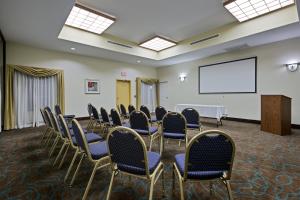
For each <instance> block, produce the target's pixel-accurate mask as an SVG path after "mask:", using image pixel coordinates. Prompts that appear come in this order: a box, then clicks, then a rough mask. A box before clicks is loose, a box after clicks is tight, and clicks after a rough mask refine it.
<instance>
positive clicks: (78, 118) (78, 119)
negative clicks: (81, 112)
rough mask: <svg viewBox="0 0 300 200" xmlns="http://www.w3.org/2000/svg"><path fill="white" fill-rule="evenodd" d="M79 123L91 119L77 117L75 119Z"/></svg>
mask: <svg viewBox="0 0 300 200" xmlns="http://www.w3.org/2000/svg"><path fill="white" fill-rule="evenodd" d="M75 119H76V120H77V121H83V120H88V119H90V117H76V118H75Z"/></svg>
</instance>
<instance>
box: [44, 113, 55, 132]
mask: <svg viewBox="0 0 300 200" xmlns="http://www.w3.org/2000/svg"><path fill="white" fill-rule="evenodd" d="M50 112H51V111H50ZM50 112H49V110H47V109H46V108H44V113H45V119H46V121H48V124H49V126H50V127H51V128H52V129H54V125H53V123H52V120H51V117H50Z"/></svg>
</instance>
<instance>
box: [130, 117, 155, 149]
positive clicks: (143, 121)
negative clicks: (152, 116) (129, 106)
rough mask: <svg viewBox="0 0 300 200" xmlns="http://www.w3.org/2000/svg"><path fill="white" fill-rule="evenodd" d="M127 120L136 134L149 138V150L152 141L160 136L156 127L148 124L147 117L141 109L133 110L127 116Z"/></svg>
mask: <svg viewBox="0 0 300 200" xmlns="http://www.w3.org/2000/svg"><path fill="white" fill-rule="evenodd" d="M129 122H130V127H131V128H132V129H133V130H135V131H136V132H137V133H138V134H140V135H142V136H147V137H148V138H149V140H150V145H149V151H151V148H152V143H153V141H154V140H155V139H157V138H159V137H160V134H159V132H158V129H157V127H155V126H150V123H149V120H148V117H147V116H146V114H145V113H144V112H142V111H133V112H132V113H131V114H130V116H129ZM158 142H159V140H158Z"/></svg>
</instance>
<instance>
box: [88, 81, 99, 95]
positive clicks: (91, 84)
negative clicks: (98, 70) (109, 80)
mask: <svg viewBox="0 0 300 200" xmlns="http://www.w3.org/2000/svg"><path fill="white" fill-rule="evenodd" d="M85 93H86V94H100V81H99V80H95V79H85Z"/></svg>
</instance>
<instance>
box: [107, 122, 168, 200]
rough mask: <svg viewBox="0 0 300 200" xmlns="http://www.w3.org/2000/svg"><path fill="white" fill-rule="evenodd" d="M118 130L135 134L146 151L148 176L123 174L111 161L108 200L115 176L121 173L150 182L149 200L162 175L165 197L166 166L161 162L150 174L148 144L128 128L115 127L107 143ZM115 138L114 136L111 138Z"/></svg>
mask: <svg viewBox="0 0 300 200" xmlns="http://www.w3.org/2000/svg"><path fill="white" fill-rule="evenodd" d="M116 130H120V131H125V132H126V134H129V133H130V134H133V135H134V136H135V138H136V140H138V141H139V142H140V143H141V145H142V147H143V151H144V159H145V170H146V175H136V174H132V173H128V172H123V171H120V170H119V169H118V167H117V164H116V163H113V162H112V161H111V160H110V162H111V165H112V170H113V171H112V176H111V180H110V184H109V189H108V192H107V197H106V200H109V199H110V196H111V190H112V187H113V182H114V178H115V176H117V175H118V174H119V173H120V172H121V173H122V174H124V175H128V176H133V177H136V178H140V179H144V180H147V181H149V182H150V192H149V200H152V199H153V189H154V185H155V184H156V182H157V180H158V179H159V177H160V175H162V188H163V195H164V190H165V188H164V164H163V163H162V162H161V161H160V163H159V164H158V166H157V167H156V169H155V170H154V171H153V172H152V174H150V172H149V164H148V157H147V147H146V144H145V142H144V140H143V138H142V137H141V136H140V135H139V134H138V133H137V132H136V131H134V130H133V129H130V128H127V127H120V126H119V127H115V128H113V129H112V130H111V131H110V132H109V134H108V137H107V141H108V140H109V137H110V136H111V135H112V134H113V132H114V131H116ZM111 137H113V136H111ZM108 151H109V155H111V153H110V150H109V148H108Z"/></svg>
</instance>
